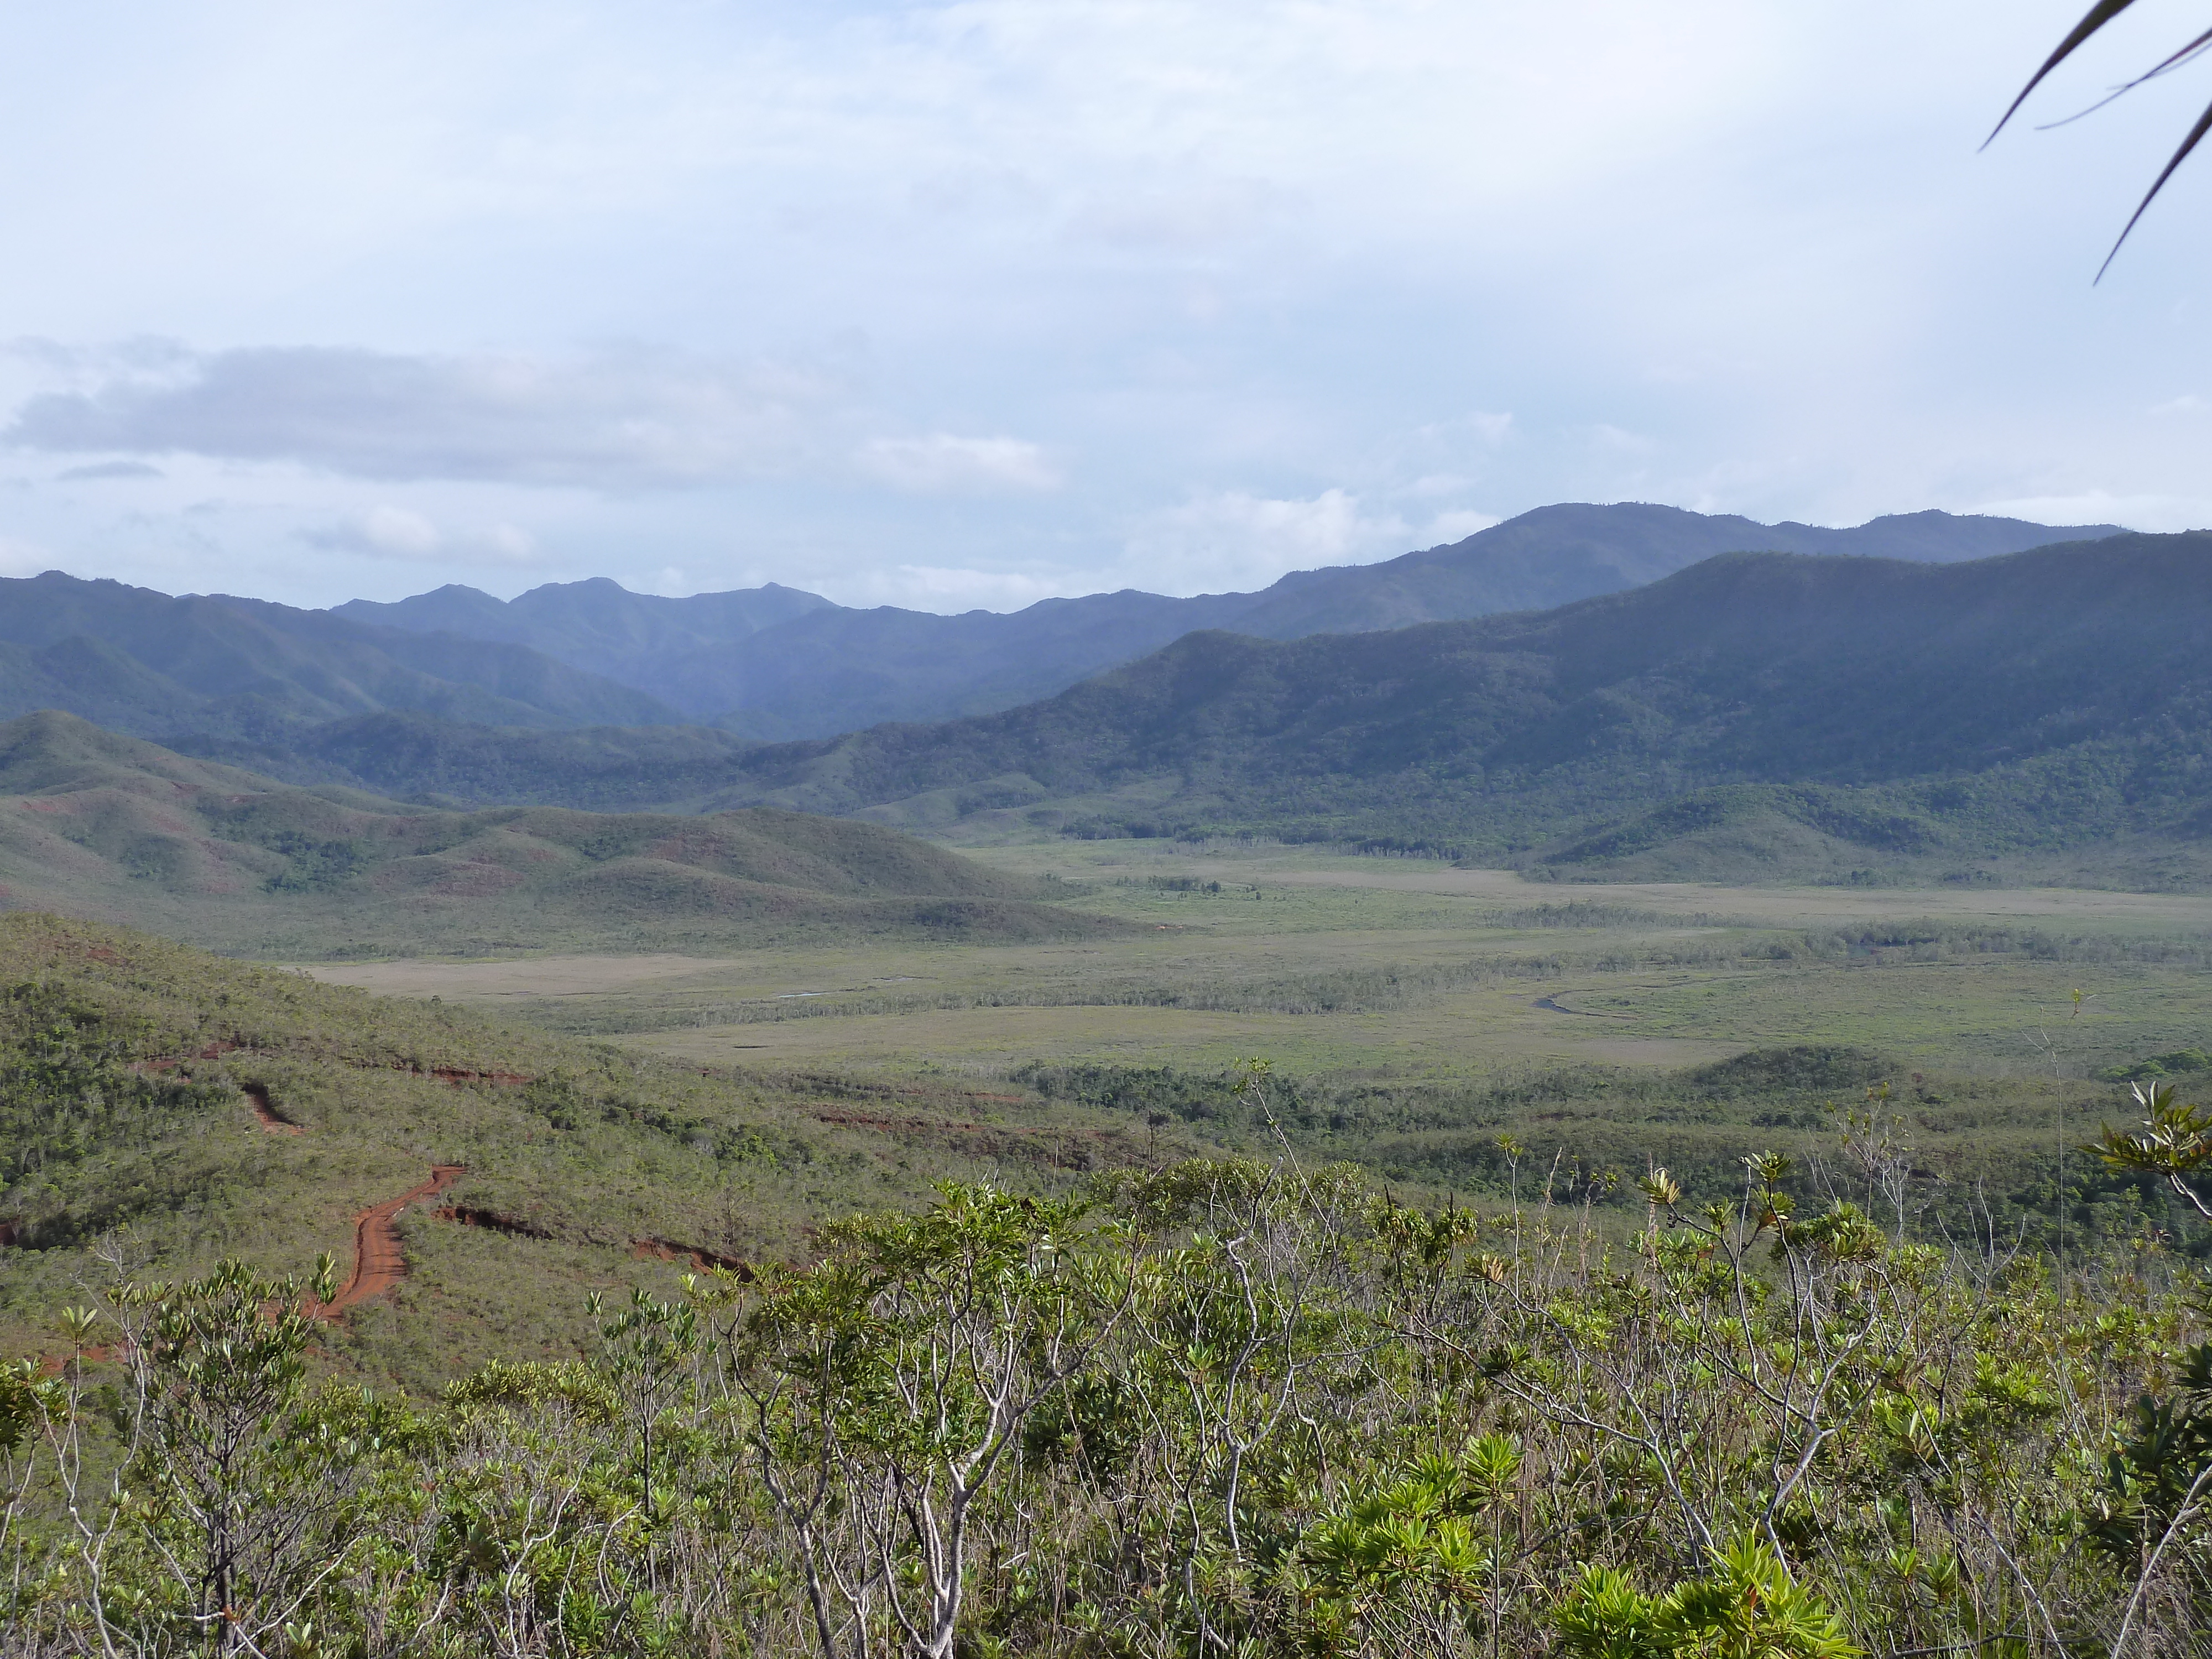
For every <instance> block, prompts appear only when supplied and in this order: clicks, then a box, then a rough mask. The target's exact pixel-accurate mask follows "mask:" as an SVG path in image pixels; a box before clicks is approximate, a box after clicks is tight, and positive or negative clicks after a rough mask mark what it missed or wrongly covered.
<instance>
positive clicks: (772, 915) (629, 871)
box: [0, 712, 1119, 957]
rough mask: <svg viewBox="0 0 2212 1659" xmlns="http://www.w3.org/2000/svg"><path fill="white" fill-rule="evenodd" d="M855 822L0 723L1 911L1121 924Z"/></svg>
mask: <svg viewBox="0 0 2212 1659" xmlns="http://www.w3.org/2000/svg"><path fill="white" fill-rule="evenodd" d="M1042 896H1044V894H1043V892H1042V891H1041V890H1040V889H1039V888H1038V887H1037V886H1036V884H1032V883H1029V882H1025V881H1022V880H1018V879H1017V878H1012V877H1008V876H1005V875H1001V874H1000V873H998V872H994V871H991V870H987V869H985V868H984V867H983V866H980V865H977V864H975V863H973V862H971V861H970V860H967V859H963V858H962V857H960V856H958V855H957V854H952V853H949V852H946V851H945V850H944V849H942V848H936V847H933V846H930V845H928V844H927V843H926V842H919V841H916V840H915V839H913V838H912V837H911V836H903V835H900V834H897V833H896V832H894V831H889V830H885V829H879V828H878V827H876V826H873V825H870V824H865V823H842V822H839V821H836V820H835V819H830V818H825V817H816V816H812V815H808V814H802V813H795V812H789V811H775V810H772V809H771V810H764V811H731V812H723V813H718V814H715V815H713V816H709V817H699V816H696V815H692V816H685V815H648V814H636V813H632V814H601V813H592V812H580V811H573V810H568V809H562V808H554V807H535V808H532V807H506V808H500V809H496V810H494V811H479V812H454V811H443V810H439V809H435V808H433V809H410V808H407V807H404V806H401V805H398V804H396V803H394V802H392V801H388V800H382V799H377V798H375V797H374V796H368V795H363V794H359V793H352V792H349V791H345V790H338V789H315V790H309V789H301V788H294V787H286V786H284V785H281V784H277V783H274V782H272V781H270V780H268V779H265V778H261V777H257V776H255V775H252V774H251V773H247V772H243V771H240V770H238V769H235V768H232V767H228V766H222V765H220V764H216V763H210V762H205V761H198V760H194V759H191V758H188V757H184V756H179V755H175V754H172V753H170V752H168V751H167V750H161V749H159V748H157V747H155V745H153V744H147V743H143V742H141V741H139V740H137V739H134V738H125V737H119V736H118V735H116V734H114V733H112V732H103V731H100V729H98V728H97V727H94V726H89V725H88V724H86V723H85V722H84V721H82V720H77V719H76V718H75V717H73V716H71V715H69V714H60V713H54V712H48V713H45V714H35V715H31V716H27V717H26V718H24V719H21V720H14V721H10V722H8V723H6V724H4V725H0V902H4V903H5V904H6V905H7V906H8V907H9V908H34V909H50V910H59V911H64V912H66V913H69V914H72V915H83V916H88V917H92V918H94V919H98V920H102V921H120V922H127V923H130V924H131V925H134V926H139V927H151V928H155V929H156V930H158V931H160V932H161V933H166V934H167V935H169V936H171V937H173V938H177V939H186V940H190V941H191V942H193V943H195V944H200V945H208V946H210V947H211V948H215V949H219V950H224V951H240V952H245V953H248V954H257V955H273V956H289V957H323V956H333V955H335V956H358V955H367V954H384V953H392V952H398V953H408V954H411V953H417V952H429V953H459V954H469V955H475V954H483V953H485V952H489V951H503V950H526V949H538V948H544V947H548V946H552V945H562V946H566V947H569V948H579V949H592V948H598V949H616V948H619V949H626V950H639V949H644V950H671V949H692V950H707V951H713V950H719V949H728V948H732V947H734V946H738V945H757V944H762V943H765V942H768V941H769V940H778V939H805V938H829V937H852V936H854V935H866V934H894V935H903V936H915V937H925V938H948V939H978V940H989V939H1047V938H1075V937H1083V936H1085V935H1087V934H1090V933H1097V932H1098V931H1101V930H1112V929H1114V928H1115V927H1118V926H1119V924H1115V923H1109V922H1104V921H1098V920H1097V919H1094V918H1089V917H1085V916H1083V915H1077V914H1074V913H1073V912H1070V911H1067V910H1065V909H1062V908H1059V907H1057V906H1055V905H1052V904H1048V903H1044V902H1040V900H1041V898H1042Z"/></svg>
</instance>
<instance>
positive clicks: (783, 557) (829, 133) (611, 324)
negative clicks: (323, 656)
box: [0, 0, 2212, 611]
mask: <svg viewBox="0 0 2212 1659" xmlns="http://www.w3.org/2000/svg"><path fill="white" fill-rule="evenodd" d="M2081 4H2082V0H2057V3H2052V0H1848V3H1844V0H1676V3H1674V4H1671V5H1667V6H1655V5H1652V4H1650V0H1546V3H1542V4H1537V3H1533V0H1517V3H1513V4H1501V3H1497V0H1454V3H1429V0H1199V3H1168V0H966V3H954V4H921V3H915V4H889V3H874V4H871V3H858V0H854V3H840V0H801V3H782V0H758V3H718V0H624V3H620V4H617V3H611V0H609V3H575V0H530V3H528V4H520V3H507V0H472V3H471V4H470V5H468V6H466V7H455V6H452V5H449V4H432V3H415V0H374V3H348V0H309V3H305V4H302V3H301V0H283V3H274V0H270V3H261V0H191V3H182V0H175V3H173V0H128V3H119V0H73V3H72V4H70V5H69V6H66V7H61V6H51V5H34V4H31V3H27V0H9V3H5V4H0V222H4V223H5V224H6V225H7V226H8V228H9V234H8V237H7V241H6V249H7V253H6V257H5V258H0V574H4V575H24V574H33V573H35V572H37V571H40V570H45V569H48V568H58V569H62V570H66V571H69V572H70V573H71V574H76V575H80V576H87V577H112V578H115V579H118V580H123V581H126V582H132V583H137V584H140V585H143V586H150V587H155V588H159V589H161V590H162V591H165V592H234V593H245V594H251V595H254V596H258V597H262V598H267V599H279V600H283V601H285V602H287V603H290V604H296V605H330V604H335V603H337V602H339V601H342V600H344V599H350V598H356V597H359V598H369V599H395V598H398V597H400V596H402V595H404V594H407V593H411V592H422V591H423V590H425V589H428V588H431V587H435V586H439V585H441V584H442V583H445V582H449V581H458V582H465V583H468V584H470V585H471V586H478V587H482V588H483V589H485V590H487V591H489V592H494V593H497V594H499V595H501V596H502V597H507V596H510V595H512V594H514V593H516V592H521V591H522V590H524V589H526V588H528V587H532V586H537V585H538V584H539V583H542V582H548V581H566V580H577V579H580V578H583V577H587V576H600V575H604V576H612V577H614V578H615V579H616V580H619V581H621V582H622V583H623V584H624V585H625V586H629V587H630V588H632V589H635V590H636V591H640V592H660V593H669V594H682V593H690V592H704V591H711V590H717V589H723V588H731V587H742V586H753V585H756V584H758V583H762V582H766V581H777V582H783V583H787V584H789V585H791V586H798V587H804V588H807V589H810V590H811V591H814V592H819V593H823V594H825V595H827V596H829V598H831V599H836V600H837V601H839V602H840V603H843V604H848V605H885V604H890V605H908V606H912V607H915V608H918V609H923V610H933V611H961V610H967V609H969V608H973V607H978V606H980V607H985V608H988V609H992V610H1002V611H1003V610H1012V609H1015V608H1018V607H1019V606H1021V605H1027V604H1030V603H1033V602H1034V601H1036V600H1037V599H1042V598H1047V597H1050V596H1053V595H1058V594H1074V593H1085V592H1098V591H1102V590H1107V589H1114V588H1120V587H1140V588H1146V589H1150V590H1152V591H1155V592H1170V593H1194V592H1218V591H1224V590H1229V589H1245V588H1252V587H1256V586H1264V585H1265V584H1266V583H1267V582H1268V581H1271V580H1273V579H1274V578H1275V577H1276V576H1279V575H1280V574H1283V573H1284V572H1285V571H1288V570H1292V569H1300V568H1311V567H1314V566H1316V565H1324V564H1346V563H1354V562H1366V561H1370V560H1373V559H1379V558H1388V557H1391V556H1395V555H1396V554H1399V553H1401V552H1404V551H1406V550H1409V549H1412V548H1419V547H1428V546H1432V545H1436V544H1441V543H1445V542H1451V541H1455V540H1457V539H1459V538H1462V537H1463V536H1466V535H1468V534H1469V533H1471V532H1474V531H1476V530H1479V529H1480V528H1482V527H1484V526H1487V525H1489V524H1492V523H1494V522H1496V521H1498V520H1500V519H1503V518H1506V517H1510V516H1511V515H1513V514H1515V513H1521V512H1524V511H1526V510H1528V508H1530V507H1537V506H1541V505H1544V504H1546V503H1548V502H1553V501H1629V500H1633V501H1664V502H1669V503H1672V504H1674V505H1676V506H1680V507H1691V508H1694V509H1697V510H1699V511H1704V512H1734V513H1746V514H1748V515H1750V516H1752V517H1754V518H1758V519H1760V520H1766V521H1770V522H1771V521H1774V520H1781V519H1796V520H1805V521H1808V522H1813V523H1820V524H1856V523H1859V522H1862V521H1863V520H1866V519H1868V518H1869V517H1872V516H1874V515H1875V514H1878V513H1893V512H1911V511H1916V510H1918V509H1920V508H1923V507H1943V508H1946V509H1948V510H1951V511H1954V512H2000V513H2011V514H2014V515H2015V516H2021V517H2029V518H2034V519H2038V520H2043V521H2045V522H2050V523H2057V524H2064V523H2082V522H2095V521H2112V522H2118V523H2122V524H2125V525H2128V526H2131V527H2135V528H2139V529H2144V530H2155V531H2169V530H2179V529H2185V528H2194V527H2199V526H2212V465H2208V460H2212V455H2208V444H2212V311H2209V310H2208V307H2207V304H2206V300H2205V296H2204V294H2203V288H2204V283H2205V276H2204V273H2205V272H2206V270H2212V258H2208V255H2212V211H2209V210H2212V151H2208V152H2207V154H2206V155H2205V156H2204V157H2203V159H2202V160H2201V161H2198V162H2197V164H2195V165H2193V166H2185V167H2184V168H2183V169H2182V170H2181V172H2180V173H2179V174H2177V176H2176V178H2175V179H2174V181H2173V182H2172V184H2171V185H2169V186H2168V187H2167V189H2166V192H2165V194H2164V195H2163V197H2161V198H2160V201H2159V202H2158V204H2156V205H2155V206H2154V208H2153V209H2152V210H2151V211H2150V212H2149V214H2148V215H2147V216H2145V218H2144V220H2143V222H2142V224H2141V225H2140V227H2139V228H2137V229H2136V232H2135V234H2134V235H2133V236H2132V237H2131V238H2130V240H2129V242H2128V244H2127V246H2126V247H2125V248H2124V251H2123V252H2121V254H2120V256H2119V258H2118V259H2117V260H2116V261H2115V262H2114V264H2113V265H2112V269H2111V271H2110V272H2109V274H2108V275H2106V276H2105V278H2104V279H2103V281H2102V282H2101V283H2093V281H2092V279H2093V277H2094V276H2095V275H2096V272H2097V269H2098V266H2099V264H2100V263H2101V262H2102V260H2103V259H2104V257H2105V255H2106V252H2107V251H2108V249H2109V248H2110V246H2111V244H2112V239H2113V238H2114V236H2115V235H2116V234H2118V230H2119V228H2120V227H2121V226H2122V225H2123V224H2124V222H2125V221H2126V218H2127V216H2128V214H2129V212H2130V210H2132V209H2133V207H2134V205H2135V203H2136V199H2137V198H2138V197H2140V195H2141V194H2142V191H2143V190H2144V189H2145V188H2146V187H2147V186H2148V183H2149V181H2150V180H2151V179H2152V178H2153V177H2154V176H2155V174H2156V173H2157V171H2158V168H2159V167H2160V166H2161V165H2162V164H2163V162H2164V161H2165V159H2166V155H2168V154H2169V153H2170V152H2171V151H2172V149H2173V147H2174V145H2175V144H2176V143H2178V142H2179V139H2180V137H2181V136H2182V134H2183V133H2184V132H2185V131H2186V130H2187V128H2188V126H2189V125H2190V124H2191V121H2193V119H2194V118H2196V116H2197V113H2198V112H2199V111H2200V109H2202V107H2203V105H2204V104H2205V103H2206V102H2207V101H2208V100H2212V62H2208V63H2206V64H2202V65H2190V66H2185V68H2184V69H2182V70H2179V71H2178V72H2177V73H2175V74H2174V75H2172V76H2168V77H2166V79H2164V80H2162V81H2160V82H2154V83H2153V84H2151V85H2148V86H2146V87H2143V88H2140V89H2138V90H2136V91H2135V92H2133V93H2130V94H2129V95H2128V96H2127V97H2125V98H2124V99H2122V100H2118V102H2116V103H2114V104H2112V105H2110V106H2107V107H2106V108H2104V109H2102V110H2100V111H2099V112H2096V113H2094V114H2093V115H2091V116H2089V117H2087V118H2085V119H2082V120H2080V121H2077V122H2075V123H2072V124H2070V125H2065V126H2063V127H2061V128H2058V129H2057V130H2053V131H2039V130H2037V124H2039V123H2047V122H2051V121H2055V120H2057V119H2059V118H2063V117H2065V116H2069V115H2072V114H2074V113H2075V112H2079V111H2081V110H2082V109H2083V108H2085V107H2086V106H2087V105H2089V104H2091V103H2093V102H2094V101H2095V100H2097V99H2098V98H2099V97H2100V95H2101V94H2102V93H2103V92H2104V90H2105V89H2106V88H2109V87H2110V86H2112V85H2113V84H2114V83H2116V82H2119V81H2121V80H2123V79H2124V78H2126V77H2128V76H2130V75H2132V74H2134V73H2136V72H2137V71H2139V70H2142V69H2143V68H2146V67H2148V65H2149V64H2152V63H2154V62H2155V61H2156V60H2157V59H2158V58H2160V56H2161V55H2163V53H2165V52H2167V51H2170V50H2172V48H2173V47H2175V46H2179V45H2180V44H2181V43H2182V41H2183V40H2185V39H2186V38H2187V35H2188V33H2190V32H2191V29H2192V27H2195V26H2197V25H2200V24H2201V21H2202V20H2201V18H2199V17H2198V16H2197V14H2196V11H2195V10H2194V9H2191V8H2189V7H2186V6H2182V7H2176V6H2174V5H2172V4H2171V3H2168V4H2163V5H2150V6H2139V7H2136V8H2133V9H2131V10H2130V12H2129V13H2128V14H2127V15H2124V17H2123V18H2122V19H2121V20H2120V21H2119V23H2118V24H2116V25H2115V26H2113V27H2112V28H2110V29H2108V30H2107V31H2106V34H2107V35H2109V36H2110V37H2111V38H2110V39H2109V40H2104V39H2101V38H2100V41H2099V42H2098V43H2097V44H2096V45H2094V46H2093V47H2092V48H2091V49H2090V50H2088V51H2087V52H2085V53H2083V54H2082V56H2081V61H2080V62H2079V63H2078V64H2074V65H2070V66H2069V67H2068V68H2067V69H2065V70H2063V71H2062V72H2061V73H2060V74H2059V75H2057V76H2054V77H2053V79H2052V81H2051V82H2050V83H2049V84H2048V86H2047V88H2046V89H2045V90H2044V91H2041V92H2039V94H2037V96H2036V98H2035V99H2034V100H2033V102H2032V103H2031V105H2030V106H2029V108H2028V110H2027V112H2026V118H2025V119H2024V120H2022V121H2021V122H2020V123H2017V124H2016V125H2015V127H2013V128H2012V129H2010V130H2008V131H2007V132H2006V133H2005V134H2004V135H2003V136H2002V137H2000V138H1999V139H1998V140H1997V142H1996V143H1994V144H1993V145H1991V146H1990V147H1989V148H1988V149H1985V150H1984V149H1978V146H1979V145H1980V144H1981V141H1982V140H1983V139H1984V137H1986V136H1987V134H1988V132H1989V130H1990V127H1991V125H1993V124H1994V122H1995V120H1996V117H1997V115H1998V114H2000V113H2001V112H2002V110H2003V109H2004V106H2006V104H2007V103H2008V102H2009V101H2010V100H2011V97H2012V95H2013V94H2014V93H2015V91H2016V90H2017V89H2018V88H2019V87H2020V85H2021V83H2022V82H2024V81H2025V79H2026V78H2027V75H2028V74H2029V73H2030V72H2031V71H2032V70H2033V69H2034V67H2035V65H2036V64H2038V63H2039V62H2040V61H2041V59H2042V58H2043V56H2044V55H2045V53H2046V52H2048V51H2049V49H2050V48H2051V46H2052V45H2054V44H2055V43H2056V42H2057V40H2058V39H2059V38H2060V37H2061V36H2062V35H2063V33H2065V31H2066V29H2067V27H2069V25H2070V24H2071V23H2072V22H2073V21H2075V15H2076V13H2077V12H2078V10H2079V9H2081ZM2139 14H2140V15H2139Z"/></svg>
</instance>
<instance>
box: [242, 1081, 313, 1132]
mask: <svg viewBox="0 0 2212 1659" xmlns="http://www.w3.org/2000/svg"><path fill="white" fill-rule="evenodd" d="M245 1094H246V1100H247V1102H248V1103H250V1104H251V1105H252V1108H253V1115H254V1116H255V1118H256V1119H258V1121H259V1122H260V1124H261V1127H263V1128H264V1129H266V1130H268V1131H269V1133H270V1134H272V1135H300V1134H305V1133H307V1130H305V1129H304V1128H302V1127H301V1126H300V1125H299V1124H296V1123H295V1122H293V1121H292V1120H291V1119H290V1118H289V1117H280V1116H278V1115H277V1113H276V1108H275V1107H274V1106H271V1105H270V1103H269V1091H268V1090H267V1088H265V1087H264V1085H261V1084H258V1083H249V1084H246V1085H245Z"/></svg>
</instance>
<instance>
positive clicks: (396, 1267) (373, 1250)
mask: <svg viewBox="0 0 2212 1659" xmlns="http://www.w3.org/2000/svg"><path fill="white" fill-rule="evenodd" d="M468 1172H469V1170H468V1165H466V1164H432V1165H431V1166H430V1178H429V1179H428V1181H426V1182H423V1183H422V1185H421V1186H419V1187H414V1188H409V1189H408V1190H407V1191H406V1192H404V1193H402V1194H399V1196H398V1197H397V1198H387V1199H386V1200H384V1202H383V1203H381V1204H379V1205H377V1206H374V1208H372V1209H367V1210H363V1211H362V1212H361V1214H360V1215H358V1216H357V1217H356V1218H355V1219H354V1233H353V1277H352V1278H351V1279H348V1280H346V1284H345V1288H344V1289H343V1290H342V1291H339V1292H338V1293H337V1297H335V1298H333V1299H332V1300H331V1301H329V1302H326V1303H325V1304H323V1305H322V1306H321V1307H319V1308H318V1309H316V1310H315V1312H316V1315H317V1316H318V1317H319V1318H323V1319H330V1318H333V1317H335V1316H337V1315H339V1314H342V1313H343V1312H344V1311H345V1310H347V1309H348V1308H350V1307H352V1306H354V1305H355V1304H357V1303H362V1302H366V1301H368V1299H369V1298H370V1297H378V1296H382V1295H383V1294H384V1293H385V1292H386V1291H388V1290H390V1289H391V1288H392V1286H393V1285H397V1284H398V1282H399V1281H400V1280H401V1279H404V1278H405V1277H406V1276H407V1253H406V1251H405V1250H404V1249H402V1248H401V1247H400V1243H399V1229H398V1227H397V1226H395V1225H392V1224H393V1221H394V1219H395V1218H397V1217H398V1214H399V1212H401V1211H402V1210H404V1209H405V1208H406V1207H407V1206H409V1205H410V1204H412V1203H414V1202H415V1201H416V1200H417V1199H422V1198H435V1197H436V1196H437V1194H440V1193H442V1192H444V1191H445V1190H446V1188H448V1187H450V1186H452V1185H453V1183H454V1182H457V1181H459V1179H460V1178H461V1177H462V1176H465V1175H466V1174H467V1173H468Z"/></svg>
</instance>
